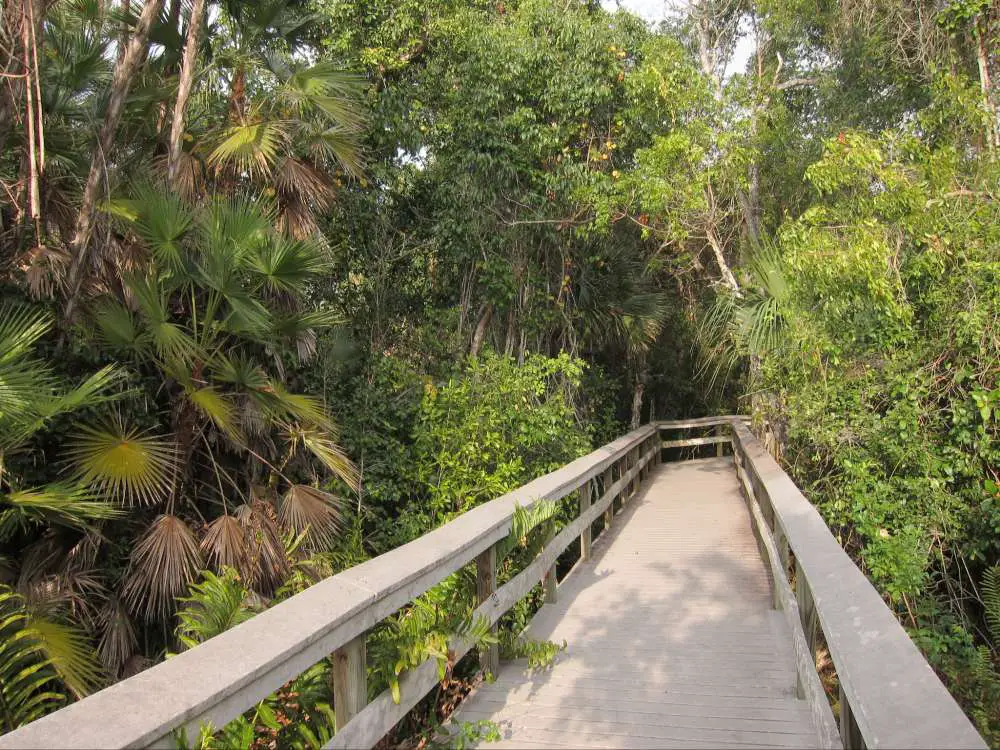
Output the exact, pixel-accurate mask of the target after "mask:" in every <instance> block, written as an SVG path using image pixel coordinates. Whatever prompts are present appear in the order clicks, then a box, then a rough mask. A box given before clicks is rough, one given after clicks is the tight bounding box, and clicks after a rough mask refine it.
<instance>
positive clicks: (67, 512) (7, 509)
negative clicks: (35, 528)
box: [0, 484, 122, 540]
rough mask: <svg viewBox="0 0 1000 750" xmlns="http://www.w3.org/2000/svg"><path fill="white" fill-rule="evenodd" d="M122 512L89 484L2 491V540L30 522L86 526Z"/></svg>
mask: <svg viewBox="0 0 1000 750" xmlns="http://www.w3.org/2000/svg"><path fill="white" fill-rule="evenodd" d="M121 515H122V512H121V511H120V510H119V509H118V508H116V507H114V506H113V505H110V504H109V503H106V502H103V501H100V500H97V499H96V498H95V497H94V495H93V494H92V493H91V492H90V490H88V489H87V488H86V487H83V486H81V485H75V484H50V485H47V486H45V487H38V488H34V489H25V490H18V491H17V492H11V493H9V494H7V495H0V540H4V539H9V538H10V536H11V535H12V534H13V533H14V532H15V531H16V530H17V529H23V528H26V527H27V526H29V525H32V524H36V525H48V524H56V525H59V526H68V527H70V528H75V529H85V528H87V526H88V525H89V524H90V523H91V522H93V521H104V520H110V519H114V518H118V517H119V516H121Z"/></svg>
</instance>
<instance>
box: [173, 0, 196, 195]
mask: <svg viewBox="0 0 1000 750" xmlns="http://www.w3.org/2000/svg"><path fill="white" fill-rule="evenodd" d="M204 13H205V0H194V5H193V6H192V7H191V18H190V19H189V20H188V34H187V41H186V42H185V43H184V59H183V61H182V62H181V77H180V83H179V85H178V87H177V101H176V102H175V103H174V116H173V121H172V122H171V123H170V145H169V149H168V151H167V181H168V183H169V184H171V185H173V184H174V180H176V179H177V169H178V167H179V165H180V158H181V139H182V138H183V136H184V115H185V114H186V112H187V103H188V97H190V96H191V86H192V84H193V83H194V69H195V65H196V64H197V62H198V37H199V35H200V34H201V19H202V16H203V15H204Z"/></svg>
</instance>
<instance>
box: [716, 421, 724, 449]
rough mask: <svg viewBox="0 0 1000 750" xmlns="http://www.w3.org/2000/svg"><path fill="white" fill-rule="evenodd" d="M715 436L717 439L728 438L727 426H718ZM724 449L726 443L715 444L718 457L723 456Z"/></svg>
mask: <svg viewBox="0 0 1000 750" xmlns="http://www.w3.org/2000/svg"><path fill="white" fill-rule="evenodd" d="M715 436H716V437H720V438H726V426H725V425H721V424H720V425H716V427H715ZM724 448H725V443H722V442H719V443H716V444H715V455H716V456H722V455H723V449H724Z"/></svg>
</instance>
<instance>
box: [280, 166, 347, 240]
mask: <svg viewBox="0 0 1000 750" xmlns="http://www.w3.org/2000/svg"><path fill="white" fill-rule="evenodd" d="M273 179H274V187H275V190H276V192H277V194H278V206H279V222H280V223H281V225H282V229H284V230H285V231H286V232H288V233H289V234H291V235H292V236H294V237H299V238H302V237H307V236H309V235H310V234H312V233H314V232H315V231H316V230H317V229H318V227H317V224H316V216H317V215H318V214H321V213H322V212H324V211H326V210H327V209H328V208H330V206H331V205H332V204H333V199H334V193H333V184H332V183H331V182H330V179H329V177H328V176H327V175H326V174H325V173H323V172H322V171H321V170H319V169H317V168H316V167H314V166H313V165H312V164H310V163H309V162H307V161H304V160H302V159H297V158H295V157H290V156H289V157H285V158H284V159H283V160H282V161H281V162H280V163H279V164H278V166H277V167H276V168H275V170H274V176H273Z"/></svg>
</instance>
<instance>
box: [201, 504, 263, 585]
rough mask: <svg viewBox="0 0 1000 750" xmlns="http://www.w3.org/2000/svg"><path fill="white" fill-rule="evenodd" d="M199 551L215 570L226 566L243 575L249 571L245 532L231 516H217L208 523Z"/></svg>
mask: <svg viewBox="0 0 1000 750" xmlns="http://www.w3.org/2000/svg"><path fill="white" fill-rule="evenodd" d="M201 552H202V555H204V557H205V560H206V562H208V564H209V565H211V566H212V567H213V568H215V569H216V570H222V569H223V568H227V567H228V568H233V569H235V570H237V571H239V572H240V573H242V574H243V575H245V576H246V575H249V574H250V573H251V571H250V568H249V563H250V552H249V549H248V547H247V539H246V534H245V531H244V529H243V527H242V526H241V525H240V522H239V521H238V520H236V518H234V517H233V516H230V515H228V514H226V515H222V516H219V517H218V518H216V519H215V520H214V521H212V522H211V523H210V524H209V525H208V531H206V532H205V536H204V537H203V538H202V540H201Z"/></svg>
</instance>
